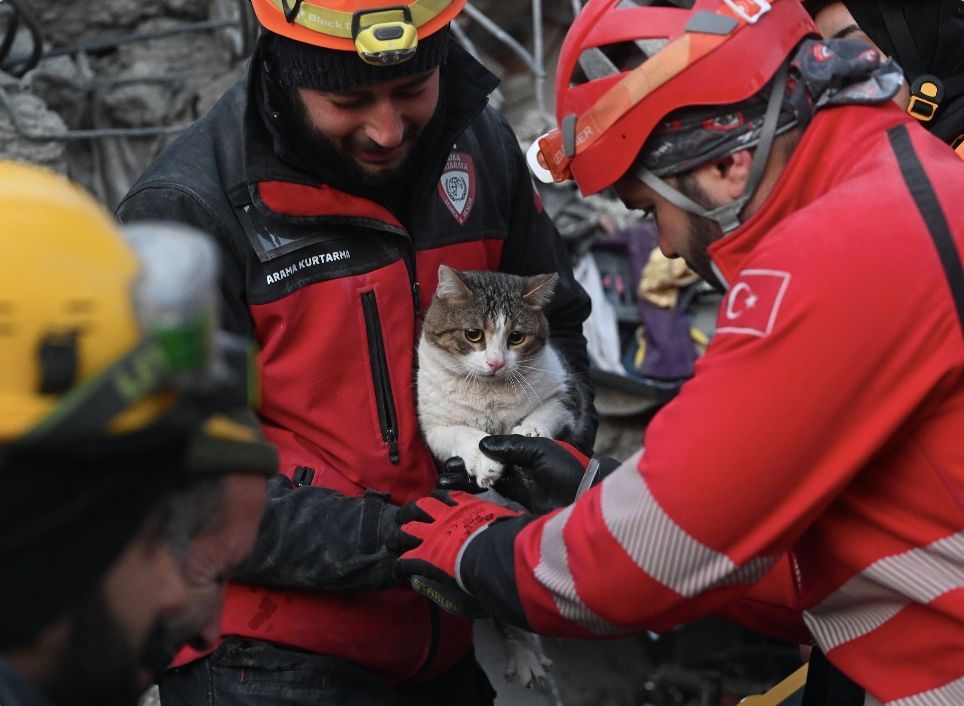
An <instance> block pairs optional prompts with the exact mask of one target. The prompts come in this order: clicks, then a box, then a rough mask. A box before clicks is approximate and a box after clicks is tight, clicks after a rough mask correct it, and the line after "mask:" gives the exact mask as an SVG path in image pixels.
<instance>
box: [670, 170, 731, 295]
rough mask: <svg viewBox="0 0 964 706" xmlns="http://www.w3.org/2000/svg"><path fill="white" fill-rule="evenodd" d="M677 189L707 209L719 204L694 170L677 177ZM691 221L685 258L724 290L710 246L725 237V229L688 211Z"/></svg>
mask: <svg viewBox="0 0 964 706" xmlns="http://www.w3.org/2000/svg"><path fill="white" fill-rule="evenodd" d="M675 186H676V189H677V190H678V191H679V192H680V193H681V194H683V195H684V196H686V197H687V198H689V199H692V200H693V201H695V202H696V203H698V204H699V205H700V206H702V207H703V208H705V209H713V208H715V207H716V206H718V205H719V204H714V203H713V202H712V200H711V199H710V197H709V194H707V193H706V191H704V190H703V187H702V186H700V184H699V182H698V181H696V177H694V176H693V174H692V172H687V173H685V174H681V175H680V176H678V177H677V179H676V185H675ZM686 216H687V220H688V222H689V242H690V243H692V247H691V248H690V252H688V253H687V254H686V256H685V257H684V258H683V259H684V260H686V264H687V265H689V266H690V269H691V270H693V272H695V273H696V274H698V275H699V276H700V277H702V278H703V279H705V280H706V281H707V282H709V283H710V285H711V286H712V287H713V288H714V289H716V290H718V291H720V292H722V291H725V289H726V287H724V286H723V283H722V282H720V279H719V278H718V277H717V276H716V273H715V272H714V271H713V265H712V260H710V255H709V252H708V250H709V247H710V245H712V244H713V243H715V242H716V241H717V240H719V239H720V238H722V237H723V229H722V228H720V224H719V223H717V222H716V221H713V220H710V219H709V218H704V217H703V216H697V215H696V214H694V213H689V212H686Z"/></svg>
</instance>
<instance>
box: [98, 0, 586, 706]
mask: <svg viewBox="0 0 964 706" xmlns="http://www.w3.org/2000/svg"><path fill="white" fill-rule="evenodd" d="M463 5H464V0H448V1H444V0H443V1H441V2H426V1H425V0H414V1H410V2H401V3H386V2H384V0H368V1H366V2H351V3H349V2H345V1H344V0H312V1H311V2H308V1H307V0H306V1H305V2H303V3H302V2H298V1H295V2H284V3H282V2H280V1H278V0H253V7H254V10H255V13H256V15H257V17H258V19H259V21H260V23H261V25H262V26H263V32H262V35H261V37H260V38H259V41H258V44H257V48H256V51H255V54H254V57H253V59H252V61H251V64H250V69H249V72H248V74H247V77H246V78H245V79H244V80H243V81H241V82H240V83H239V84H238V85H236V86H234V87H233V88H232V89H230V90H229V91H228V92H227V93H226V94H225V95H224V96H223V97H222V98H221V99H220V101H219V103H218V104H217V105H215V107H214V108H212V110H211V111H210V112H209V113H208V114H206V115H205V116H203V117H202V118H201V119H200V120H199V121H198V122H197V123H196V124H195V125H194V126H192V128H191V129H189V130H188V131H187V132H186V133H185V134H184V135H183V136H181V137H180V138H179V139H178V140H177V141H176V142H175V143H173V144H172V145H171V147H170V148H169V149H167V150H166V151H165V152H164V153H163V154H162V155H161V156H160V157H158V158H157V160H156V161H155V162H154V163H153V164H152V165H150V166H149V167H148V168H147V170H146V172H145V173H144V175H142V177H141V178H140V179H139V180H138V182H137V183H136V184H135V185H134V186H133V188H132V189H131V191H130V192H129V193H128V195H127V196H126V197H125V198H124V199H123V200H122V202H121V204H120V205H119V207H118V211H117V214H118V217H119V218H120V219H121V220H123V221H125V222H133V221H137V220H141V219H145V218H147V219H152V218H173V219H176V220H180V221H184V222H186V223H190V224H193V225H195V226H197V227H199V228H201V229H202V230H204V231H205V232H210V233H213V234H214V236H215V241H216V242H217V243H218V245H219V247H220V248H221V250H222V252H223V254H224V259H225V260H226V263H225V267H224V272H223V276H222V283H221V284H222V299H223V307H224V311H225V320H226V321H227V322H228V324H229V327H230V328H231V329H232V330H233V331H235V332H238V333H244V334H250V335H252V336H254V337H255V338H256V339H257V340H258V342H259V343H260V346H261V352H262V360H261V363H262V378H263V380H264V385H263V400H262V405H261V407H260V410H259V411H260V414H261V417H262V419H263V422H264V431H265V434H266V436H267V437H268V438H269V439H270V440H271V441H273V442H274V443H275V444H276V445H277V446H278V448H279V451H280V455H281V470H282V473H283V474H284V475H285V476H286V477H285V478H284V479H280V478H279V479H276V480H275V481H273V482H272V484H271V486H270V487H269V501H268V504H267V508H266V511H265V516H264V519H263V522H262V527H261V530H260V533H259V540H258V544H257V546H256V548H255V551H254V552H253V553H252V556H251V558H250V559H249V561H248V562H247V563H246V564H245V566H244V567H242V570H241V572H240V573H239V575H238V580H237V581H236V582H235V583H233V584H231V585H230V586H229V588H228V597H227V602H226V607H225V612H224V618H223V625H222V630H221V632H222V637H223V638H224V639H223V642H221V644H220V645H219V646H218V647H217V649H216V650H214V651H213V653H209V654H206V653H203V652H198V651H193V652H186V653H185V654H183V655H181V656H180V658H179V659H178V661H177V664H178V668H177V669H175V670H172V671H170V672H169V673H168V674H166V675H165V676H164V678H163V679H162V680H161V682H160V692H161V700H162V702H163V703H164V704H165V705H166V706H171V705H172V704H187V703H197V702H198V701H199V700H203V699H208V698H210V699H213V700H212V701H211V703H214V704H219V703H226V702H230V703H252V704H253V703H257V704H265V703H280V702H284V703H286V704H290V703H310V704H312V705H313V706H317V705H318V704H327V703H339V704H342V703H357V704H366V705H369V706H372V705H378V704H389V703H391V704H396V703H400V702H401V703H418V704H446V705H447V704H454V703H459V704H466V705H468V706H471V705H472V704H487V703H491V702H492V694H493V692H492V690H491V686H490V685H489V683H488V680H487V678H486V676H485V674H484V673H483V672H482V670H481V669H480V667H479V665H478V664H477V662H476V661H475V658H474V656H473V652H472V631H471V623H470V621H468V620H465V619H461V618H455V617H453V616H451V615H448V614H446V613H442V612H440V611H439V610H438V608H437V606H435V604H434V603H432V602H430V601H428V600H427V599H425V598H424V597H423V596H421V595H418V594H416V593H414V592H413V591H412V590H411V589H410V588H409V587H408V586H407V584H406V585H400V584H398V582H397V581H396V580H395V579H394V578H393V577H392V575H391V565H392V561H393V558H394V557H393V556H392V554H391V553H390V552H388V550H387V549H386V548H385V547H384V537H385V535H386V534H387V532H388V531H389V530H390V529H391V528H392V527H393V526H394V525H393V523H392V521H391V520H392V517H393V515H394V512H395V511H396V509H397V505H398V504H399V503H401V502H405V501H408V500H412V499H414V498H418V497H422V496H425V495H427V494H428V493H429V492H430V491H431V490H432V489H433V488H434V487H435V485H436V481H437V477H438V474H437V470H436V466H435V463H434V461H433V459H432V458H431V455H430V453H429V450H428V448H427V447H426V446H425V444H424V442H423V441H422V439H421V436H420V434H419V429H418V422H417V418H416V410H415V397H414V390H413V382H414V378H413V360H414V351H415V343H416V340H417V338H416V336H417V332H418V328H419V323H420V318H421V316H422V312H424V310H425V309H426V308H427V306H428V304H429V303H430V302H431V298H432V295H433V293H434V290H435V288H436V285H437V282H436V279H437V272H438V268H439V265H440V264H442V263H444V264H447V265H450V266H452V267H455V268H458V269H463V270H496V269H498V270H503V271H507V272H511V273H515V274H519V275H529V274H536V273H542V272H558V273H559V275H560V281H559V285H558V287H557V289H556V294H555V297H554V299H553V301H552V302H551V304H550V305H549V306H548V308H547V315H548V318H549V322H550V328H551V338H552V341H553V343H554V345H555V346H556V349H557V350H559V351H560V352H561V354H562V355H563V356H564V357H565V358H566V360H567V361H568V363H569V365H570V366H571V367H572V369H573V370H574V371H575V372H576V374H582V375H586V373H587V367H588V360H587V354H586V349H585V340H584V338H583V336H582V322H583V320H584V319H585V317H586V316H587V314H588V311H589V300H588V297H586V295H585V293H584V292H583V291H582V289H581V288H580V287H579V286H578V284H577V283H576V282H575V280H574V279H573V277H572V272H571V268H570V265H569V264H568V261H567V257H566V253H565V251H564V247H563V244H562V242H561V239H560V238H559V236H558V233H557V232H556V230H555V228H554V227H553V226H552V224H551V222H550V221H549V219H548V217H547V216H546V215H545V214H544V213H543V211H542V207H541V204H540V202H539V200H538V197H537V195H536V192H535V190H534V187H533V184H532V182H531V177H530V175H529V173H528V170H527V169H526V163H525V158H524V155H523V154H522V153H521V152H520V151H519V148H518V142H517V140H516V138H515V136H514V135H513V133H512V131H511V129H510V128H509V126H508V125H507V123H506V122H505V120H504V119H503V118H501V117H500V116H499V115H498V114H497V113H496V112H494V111H493V110H492V109H491V108H489V107H486V102H487V95H488V94H489V92H491V91H492V90H493V88H494V87H495V86H496V83H497V81H496V79H495V77H494V76H493V75H492V74H491V73H489V72H488V71H487V70H486V69H485V68H483V67H482V66H481V65H480V64H479V63H478V62H476V61H475V60H474V59H472V58H471V57H470V56H469V55H468V54H467V53H466V52H465V51H464V50H463V49H462V48H461V47H460V46H459V45H458V44H457V43H455V42H454V41H453V40H452V38H451V37H450V30H449V28H448V27H449V23H450V22H451V21H452V20H453V19H454V18H455V17H456V15H457V14H458V13H459V11H460V10H461V9H462V7H463ZM589 426H590V428H591V429H592V430H593V433H594V430H595V423H594V420H593V423H592V424H590V425H589ZM591 436H592V435H591V434H590V435H587V437H586V438H582V439H569V441H571V442H573V443H575V444H576V445H577V446H579V447H581V448H583V449H584V450H587V451H588V450H589V449H591V447H592V442H593V439H592V438H591ZM242 675H243V678H242ZM209 692H210V693H211V696H210V697H209V696H208V694H209Z"/></svg>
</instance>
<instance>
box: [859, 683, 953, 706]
mask: <svg viewBox="0 0 964 706" xmlns="http://www.w3.org/2000/svg"><path fill="white" fill-rule="evenodd" d="M871 699H873V700H871ZM880 703H881V702H880V701H878V700H876V699H874V698H873V697H872V696H871V697H868V698H867V701H866V702H865V704H866V706H878V705H879V704H880ZM961 704H964V677H961V678H960V679H955V680H954V681H952V682H950V683H949V684H945V685H944V686H939V687H937V688H936V689H930V690H929V691H922V692H920V693H919V694H914V695H913V696H905V697H904V698H902V699H894V700H893V701H887V702H886V703H884V704H883V706H961Z"/></svg>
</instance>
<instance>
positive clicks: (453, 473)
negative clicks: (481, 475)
mask: <svg viewBox="0 0 964 706" xmlns="http://www.w3.org/2000/svg"><path fill="white" fill-rule="evenodd" d="M438 487H439V489H440V490H464V491H465V492H466V493H481V492H482V491H484V490H485V488H480V487H479V484H478V483H476V482H475V478H473V477H472V476H470V475H469V472H468V471H467V470H465V461H463V460H462V457H461V456H452V458H450V459H448V460H447V461H446V462H445V470H444V471H442V472H441V473H439V474H438Z"/></svg>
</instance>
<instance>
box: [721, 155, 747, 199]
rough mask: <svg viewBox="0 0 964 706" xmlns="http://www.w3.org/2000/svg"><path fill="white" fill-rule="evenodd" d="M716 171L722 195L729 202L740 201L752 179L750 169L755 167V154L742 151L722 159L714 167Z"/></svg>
mask: <svg viewBox="0 0 964 706" xmlns="http://www.w3.org/2000/svg"><path fill="white" fill-rule="evenodd" d="M713 166H714V169H715V171H716V175H717V178H718V179H719V184H718V185H717V188H719V189H720V192H721V195H723V196H725V197H726V198H727V200H731V201H732V200H734V199H738V198H739V197H741V196H742V195H743V192H744V191H746V184H747V181H748V180H749V178H750V168H751V167H752V166H753V153H752V152H750V151H749V150H740V151H739V152H734V153H733V154H729V155H726V156H725V157H722V158H720V159H719V160H717V161H716V163H715V164H714V165H713Z"/></svg>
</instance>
